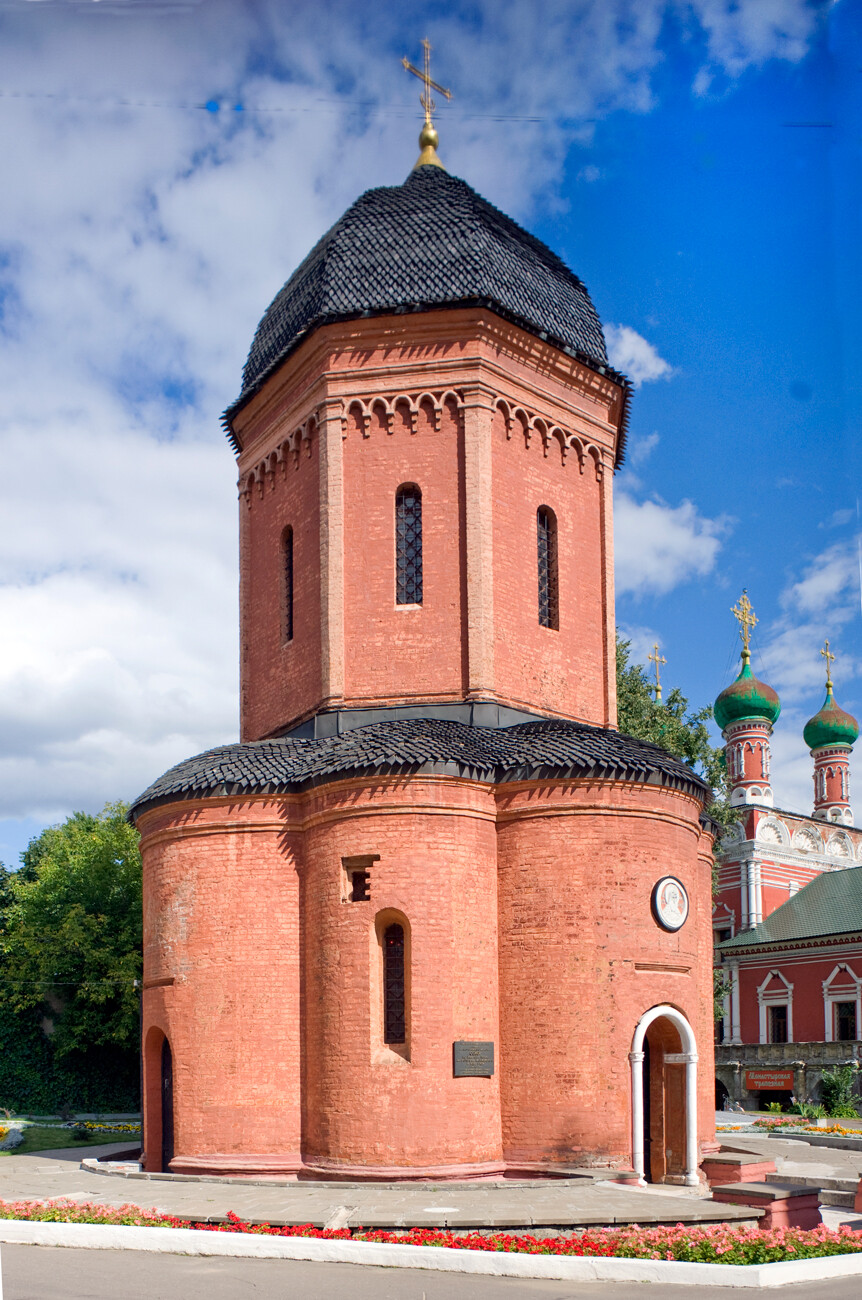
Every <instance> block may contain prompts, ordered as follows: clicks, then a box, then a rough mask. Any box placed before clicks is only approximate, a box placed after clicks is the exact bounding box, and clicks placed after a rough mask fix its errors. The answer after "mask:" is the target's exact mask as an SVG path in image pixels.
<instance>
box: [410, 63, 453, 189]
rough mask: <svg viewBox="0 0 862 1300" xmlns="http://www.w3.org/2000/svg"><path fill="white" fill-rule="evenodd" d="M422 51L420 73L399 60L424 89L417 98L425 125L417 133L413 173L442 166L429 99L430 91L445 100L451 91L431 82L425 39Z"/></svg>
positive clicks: (431, 104)
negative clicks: (417, 151) (417, 150)
mask: <svg viewBox="0 0 862 1300" xmlns="http://www.w3.org/2000/svg"><path fill="white" fill-rule="evenodd" d="M422 49H423V50H424V52H425V60H424V70H423V71H421V72H420V70H419V68H417V67H415V66H414V65H413V64H412V63H411V62H410V60H409V59H408V58H407V57H406V56H405V57H404V58H403V59H402V60H401V66H402V68H406V69H407V71H408V72H412V73H413V76H414V77H418V78H419V80H420V81H421V82H422V84H423V87H424V89H423V91H422V94H421V95H420V96H419V103H420V104H421V105H422V107H423V108H424V110H425V125H424V126H423V127H422V130H421V131H420V132H419V148H420V149H421V150H422V152H421V153H420V155H419V158H418V160H417V161H416V163H415V164H414V167H413V170H414V171H415V170H416V168H417V167H442V166H443V164H442V163H441V161H440V159H439V158H438V157H437V146H438V144H439V143H440V137H439V136H438V134H437V132H436V130H435V128H434V124H433V122H432V121H431V114H432V113H433V112H434V109H435V108H436V107H437V105H436V104H435V103H434V100H433V99H432V98H431V91H432V90H436V91H437V92H438V94H440V95H444V96H445V97H446V99H451V98H452V91H451V90H447V89H446V87H445V86H441V85H440V84H439V82H437V81H432V80H431V42H430V41H429V40H428V38H427V37H426V38H425V40H424V41H423V42H422Z"/></svg>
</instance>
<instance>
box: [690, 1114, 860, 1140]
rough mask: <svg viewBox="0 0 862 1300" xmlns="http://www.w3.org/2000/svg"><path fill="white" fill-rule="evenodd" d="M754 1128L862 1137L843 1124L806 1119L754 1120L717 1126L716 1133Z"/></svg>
mask: <svg viewBox="0 0 862 1300" xmlns="http://www.w3.org/2000/svg"><path fill="white" fill-rule="evenodd" d="M752 1128H761V1129H766V1131H767V1132H768V1133H774V1132H775V1131H776V1130H777V1129H792V1130H793V1131H794V1132H795V1133H838V1134H840V1135H841V1136H842V1137H862V1129H858V1128H845V1127H844V1125H843V1124H830V1125H829V1126H828V1127H827V1126H825V1125H822V1124H809V1123H807V1122H806V1121H805V1120H804V1119H792V1118H791V1119H754V1120H752V1121H751V1123H750V1124H716V1126H715V1131H716V1133H741V1132H743V1131H744V1130H747V1129H752Z"/></svg>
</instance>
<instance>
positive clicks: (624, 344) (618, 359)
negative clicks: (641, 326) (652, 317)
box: [604, 325, 673, 388]
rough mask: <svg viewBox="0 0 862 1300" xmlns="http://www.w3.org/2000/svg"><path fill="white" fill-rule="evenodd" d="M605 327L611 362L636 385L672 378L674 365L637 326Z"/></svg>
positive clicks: (636, 386)
mask: <svg viewBox="0 0 862 1300" xmlns="http://www.w3.org/2000/svg"><path fill="white" fill-rule="evenodd" d="M604 329H605V340H606V342H607V345H608V357H609V359H610V363H611V365H612V366H615V367H616V369H617V370H621V371H622V372H623V374H625V375H628V377H629V379H630V380H631V381H632V383H633V384H634V386H635V388H639V387H640V385H641V384H648V383H649V382H650V381H651V380H653V379H670V377H671V375H672V374H673V367H672V366H670V365H669V364H668V362H667V361H665V360H664V358H663V357H660V356H659V354H658V352H657V351H656V349H655V348H654V347H653V345H652V344H651V343H648V342H647V340H646V339H645V338H644V337H643V336H642V335H641V334H638V332H637V330H633V329H632V327H631V326H630V325H605V327H604Z"/></svg>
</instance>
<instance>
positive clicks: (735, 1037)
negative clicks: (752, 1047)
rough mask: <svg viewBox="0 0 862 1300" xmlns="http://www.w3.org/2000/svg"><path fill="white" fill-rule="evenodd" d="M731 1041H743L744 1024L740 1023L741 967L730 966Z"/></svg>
mask: <svg viewBox="0 0 862 1300" xmlns="http://www.w3.org/2000/svg"><path fill="white" fill-rule="evenodd" d="M730 1025H731V1029H730V1041H731V1042H732V1043H741V1042H742V1026H741V1024H740V1023H739V967H738V966H737V965H736V964H734V965H733V966H731V967H730Z"/></svg>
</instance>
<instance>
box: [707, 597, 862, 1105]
mask: <svg viewBox="0 0 862 1300" xmlns="http://www.w3.org/2000/svg"><path fill="white" fill-rule="evenodd" d="M734 612H735V613H736V614H737V617H739V618H740V621H741V622H742V626H743V651H742V671H741V672H740V674H739V676H738V677H737V679H736V681H734V682H732V683H731V685H730V686H728V687H727V688H726V689H725V690H723V691H722V692H721V694H720V695H719V697H718V699H717V700H716V702H715V710H714V712H715V719H716V721H717V722H718V724H719V726H720V727H721V728H722V730H723V734H724V738H725V741H726V749H725V753H726V756H727V770H728V777H729V781H730V787H731V796H730V797H731V803H732V804H733V805H734V806H735V807H736V809H737V811H738V820H737V822H736V823H735V824H734V825H733V826H732V827H731V828H730V830H729V831H728V832H726V833H725V834H724V835H723V837H722V840H721V843H720V845H719V846H718V853H717V857H718V862H719V871H718V893H717V897H716V903H715V909H714V913H713V927H714V930H715V938H716V945H717V947H716V955H717V960H718V964H719V965H720V966H721V969H722V975H723V982H724V987H725V990H726V992H725V994H724V1007H723V1012H724V1014H723V1016H722V1017H721V1020H720V1021H719V1022H718V1026H717V1029H718V1033H717V1037H718V1040H719V1044H720V1045H719V1046H718V1047H717V1048H716V1103H717V1104H721V1103H724V1102H726V1101H728V1100H729V1101H731V1102H739V1103H742V1104H744V1105H745V1106H746V1107H749V1108H753V1107H757V1106H762V1105H764V1104H765V1103H766V1102H769V1101H779V1102H781V1103H782V1104H784V1105H787V1104H789V1102H790V1098H791V1096H794V1097H796V1098H797V1099H799V1100H815V1101H816V1100H819V1085H820V1080H821V1078H822V1075H823V1071H824V1070H827V1069H830V1068H834V1067H835V1066H836V1065H841V1064H846V1063H848V1062H851V1061H852V1062H856V1063H859V1061H860V1055H862V1041H860V1040H862V872H860V871H859V870H858V867H859V865H860V864H862V827H859V826H856V825H854V817H853V810H852V807H851V803H850V756H851V753H852V749H853V745H854V743H855V741H856V739H857V738H858V735H859V725H858V723H857V721H856V719H855V718H854V717H852V716H851V715H850V714H849V713H847V712H846V711H845V710H844V709H842V708H841V707H840V706H839V705H838V703H837V701H836V699H835V694H834V687H833V683H832V673H831V663H832V661H833V660H834V658H835V656H834V654H832V652H831V651H830V649H829V642H828V641H827V642H826V647H825V649H824V650H821V651H820V654H821V655H823V657H824V658H825V660H826V699H825V700H824V702H823V705H822V707H821V708H820V709H819V710H818V712H817V713H815V714H814V716H813V717H812V718H810V719H809V720H808V722H807V723H806V725H805V728H804V731H803V738H804V740H805V743H806V745H807V746H808V748H809V751H810V753H811V758H812V776H813V781H814V802H813V809H812V812H811V813H810V814H806V813H800V812H792V811H789V810H787V809H784V808H776V807H775V806H774V799H773V794H772V783H771V766H772V761H771V754H770V741H771V737H772V730H773V727H774V725H775V723H776V722H777V720H778V716H779V713H780V710H781V705H780V702H779V699H778V696H777V694H776V693H775V691H774V690H773V689H772V687H771V686H769V685H767V684H766V683H765V682H762V681H759V680H758V679H757V678H756V677H755V675H754V673H753V672H752V670H751V662H750V660H751V655H750V650H749V645H748V631H749V627H750V626H751V625H752V624H753V623H754V622H756V621H757V620H756V619H755V618H754V615H753V613H752V611H751V607H750V604H749V603H748V598H747V596H746V595H745V594H744V593H743V597H742V600H741V601H740V605H739V607H738V608H737V609H736V610H735V611H734ZM849 868H857V869H854V870H849Z"/></svg>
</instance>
